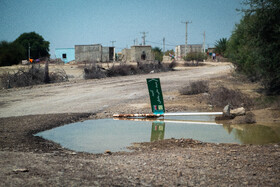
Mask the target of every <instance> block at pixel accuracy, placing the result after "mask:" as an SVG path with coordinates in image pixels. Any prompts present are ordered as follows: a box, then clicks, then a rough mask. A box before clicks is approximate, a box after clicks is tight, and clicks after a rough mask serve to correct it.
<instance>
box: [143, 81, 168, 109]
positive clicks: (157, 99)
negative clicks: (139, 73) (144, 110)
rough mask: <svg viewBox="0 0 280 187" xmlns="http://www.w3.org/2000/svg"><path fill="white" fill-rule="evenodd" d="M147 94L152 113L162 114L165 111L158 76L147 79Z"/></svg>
mask: <svg viewBox="0 0 280 187" xmlns="http://www.w3.org/2000/svg"><path fill="white" fill-rule="evenodd" d="M147 84H148V89H149V95H150V100H151V107H152V111H153V113H154V114H163V113H164V112H165V109H164V103H163V96H162V91H161V86H160V80H159V79H158V78H155V79H147Z"/></svg>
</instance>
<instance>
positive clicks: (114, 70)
mask: <svg viewBox="0 0 280 187" xmlns="http://www.w3.org/2000/svg"><path fill="white" fill-rule="evenodd" d="M136 72H137V70H136V68H135V67H134V66H132V65H124V64H122V65H119V66H113V67H111V68H110V69H108V70H107V73H106V74H107V76H108V77H115V76H126V75H134V74H136Z"/></svg>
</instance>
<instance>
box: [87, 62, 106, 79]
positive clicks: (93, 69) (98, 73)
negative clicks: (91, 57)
mask: <svg viewBox="0 0 280 187" xmlns="http://www.w3.org/2000/svg"><path fill="white" fill-rule="evenodd" d="M104 77H106V73H105V72H104V71H103V70H102V68H101V67H99V66H97V65H96V64H95V63H92V64H90V65H89V66H88V67H87V66H86V67H85V68H84V79H101V78H104Z"/></svg>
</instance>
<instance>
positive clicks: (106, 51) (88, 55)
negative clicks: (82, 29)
mask: <svg viewBox="0 0 280 187" xmlns="http://www.w3.org/2000/svg"><path fill="white" fill-rule="evenodd" d="M75 59H76V62H83V61H96V62H109V61H113V59H114V47H102V45H100V44H93V45H75Z"/></svg>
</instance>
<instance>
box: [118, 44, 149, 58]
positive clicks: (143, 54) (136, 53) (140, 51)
mask: <svg viewBox="0 0 280 187" xmlns="http://www.w3.org/2000/svg"><path fill="white" fill-rule="evenodd" d="M121 60H122V61H128V62H137V61H153V60H154V55H153V54H152V47H151V46H150V45H145V46H143V45H135V46H131V48H130V49H123V50H122V57H121Z"/></svg>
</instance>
